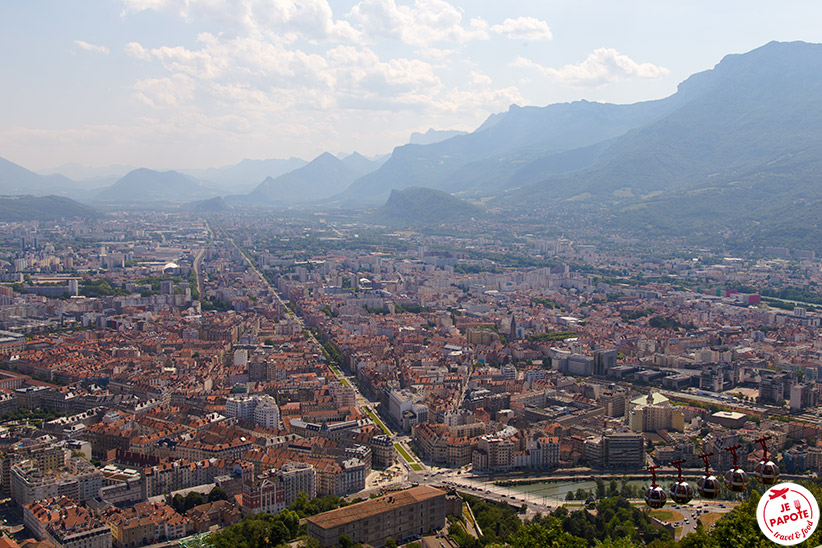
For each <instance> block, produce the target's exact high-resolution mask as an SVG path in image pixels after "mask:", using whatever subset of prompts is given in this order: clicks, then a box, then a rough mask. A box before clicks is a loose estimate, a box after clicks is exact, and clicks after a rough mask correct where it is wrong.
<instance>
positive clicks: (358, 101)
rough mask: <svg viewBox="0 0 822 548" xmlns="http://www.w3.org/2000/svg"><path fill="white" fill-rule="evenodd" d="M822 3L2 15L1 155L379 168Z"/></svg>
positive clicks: (777, 35)
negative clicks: (356, 163)
mask: <svg viewBox="0 0 822 548" xmlns="http://www.w3.org/2000/svg"><path fill="white" fill-rule="evenodd" d="M819 21H822V2H817V1H795V2H787V3H776V2H760V1H745V2H742V1H723V2H716V1H713V2H702V1H687V2H682V1H679V2H672V1H663V0H647V1H625V2H614V1H612V0H608V1H604V0H602V1H601V0H597V1H593V0H588V1H586V0H569V1H564V0H562V1H554V0H541V1H511V2H500V1H499V0H496V1H487V0H466V1H457V0H416V1H408V0H340V1H335V0H330V1H329V0H110V1H109V0H76V1H71V2H67V1H65V0H51V1H50V0H3V1H2V2H0V47H2V51H3V55H2V56H0V73H2V74H3V79H2V83H0V102H2V104H3V105H4V107H3V108H2V109H0V157H4V158H6V159H8V160H11V161H13V162H16V163H19V164H21V165H23V166H25V167H28V168H29V169H35V170H45V169H49V168H53V167H55V166H59V165H61V164H64V163H69V162H76V163H80V164H84V165H89V166H104V165H108V164H126V165H133V166H145V167H150V168H156V169H170V168H184V167H188V168H195V167H213V166H222V165H227V164H232V163H236V162H238V161H240V160H241V159H243V158H286V157H289V156H299V157H302V158H305V159H311V158H313V157H315V156H317V155H318V154H320V153H322V152H323V151H329V152H332V153H334V154H341V153H342V154H345V153H350V152H352V151H354V150H357V151H359V152H361V153H363V154H366V155H374V154H380V153H386V152H390V151H391V150H392V149H393V147H395V146H398V145H402V144H405V143H407V142H408V137H409V135H410V134H411V132H413V131H425V130H427V129H428V128H431V127H433V128H437V129H463V130H471V129H473V128H475V127H477V126H478V125H479V124H481V123H482V121H483V120H484V119H485V118H486V117H487V116H488V115H489V114H492V113H495V112H500V111H504V110H507V108H508V106H509V105H510V104H512V103H517V104H520V105H540V106H542V105H546V104H550V103H555V102H564V101H573V100H578V99H587V100H591V101H609V102H618V103H631V102H636V101H641V100H647V99H656V98H661V97H665V96H667V95H670V94H671V93H673V92H674V91H675V90H676V85H677V84H678V83H679V82H680V81H682V80H683V79H685V78H687V77H688V76H689V75H690V74H692V73H694V72H698V71H701V70H706V69H709V68H711V67H713V66H714V65H715V64H716V63H718V62H719V61H720V60H721V58H722V57H723V56H724V55H726V54H729V53H741V52H745V51H749V50H751V49H754V48H756V47H758V46H761V45H763V44H765V43H767V42H768V41H771V40H805V41H809V42H820V41H822V28H820V26H819Z"/></svg>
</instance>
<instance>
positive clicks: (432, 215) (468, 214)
mask: <svg viewBox="0 0 822 548" xmlns="http://www.w3.org/2000/svg"><path fill="white" fill-rule="evenodd" d="M483 215H487V214H486V212H485V211H484V210H483V209H481V208H479V207H477V206H475V205H473V204H470V203H468V202H466V201H465V200H461V199H460V198H457V197H455V196H452V195H450V194H447V193H445V192H442V191H440V190H434V189H431V188H423V187H412V188H407V189H405V190H397V189H394V190H392V191H391V195H390V196H389V197H388V201H386V202H385V205H383V206H382V207H381V208H379V209H378V210H377V211H376V212H375V213H374V215H373V216H372V220H373V221H375V222H379V223H382V224H387V225H392V226H419V225H434V224H441V223H452V222H455V221H467V220H470V219H472V218H479V217H481V216H483Z"/></svg>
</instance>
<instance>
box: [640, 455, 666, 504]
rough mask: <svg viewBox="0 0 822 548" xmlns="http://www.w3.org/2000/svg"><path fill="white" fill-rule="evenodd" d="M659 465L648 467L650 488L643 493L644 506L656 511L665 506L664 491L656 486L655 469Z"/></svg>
mask: <svg viewBox="0 0 822 548" xmlns="http://www.w3.org/2000/svg"><path fill="white" fill-rule="evenodd" d="M657 468H659V465H654V466H649V467H648V470H649V471H650V472H651V486H650V487H649V488H648V489H647V490H646V491H645V504H647V505H648V506H650V507H651V508H654V509H658V508H662V507H663V506H665V499H666V498H667V496H666V495H665V489H663V488H662V487H660V486H658V485H657V484H656V469H657Z"/></svg>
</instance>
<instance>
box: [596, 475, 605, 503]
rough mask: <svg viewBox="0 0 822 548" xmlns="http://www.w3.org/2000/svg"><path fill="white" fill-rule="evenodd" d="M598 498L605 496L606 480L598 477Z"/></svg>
mask: <svg viewBox="0 0 822 548" xmlns="http://www.w3.org/2000/svg"><path fill="white" fill-rule="evenodd" d="M597 498H598V499H602V498H605V482H604V481H602V478H597Z"/></svg>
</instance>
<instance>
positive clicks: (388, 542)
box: [385, 537, 397, 548]
mask: <svg viewBox="0 0 822 548" xmlns="http://www.w3.org/2000/svg"><path fill="white" fill-rule="evenodd" d="M385 548H397V541H396V540H394V539H393V538H391V537H388V538H387V539H385Z"/></svg>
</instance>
